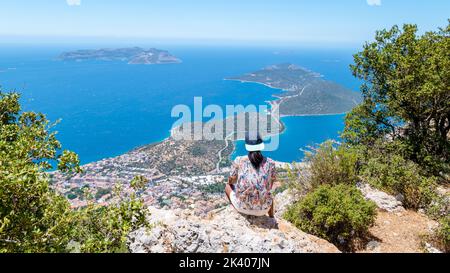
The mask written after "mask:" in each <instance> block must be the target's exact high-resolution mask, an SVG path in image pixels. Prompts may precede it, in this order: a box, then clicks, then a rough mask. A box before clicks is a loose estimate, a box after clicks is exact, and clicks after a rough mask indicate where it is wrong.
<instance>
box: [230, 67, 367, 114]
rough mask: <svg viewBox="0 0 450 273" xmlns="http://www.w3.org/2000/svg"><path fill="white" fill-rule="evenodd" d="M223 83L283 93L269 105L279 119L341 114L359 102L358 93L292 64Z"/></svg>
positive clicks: (270, 68) (266, 69)
mask: <svg viewBox="0 0 450 273" xmlns="http://www.w3.org/2000/svg"><path fill="white" fill-rule="evenodd" d="M226 80H235V81H241V82H253V83H259V84H263V85H266V86H268V87H271V88H276V89H281V90H284V91H285V92H283V93H281V94H276V95H274V96H275V97H276V98H278V100H276V101H273V102H271V104H272V106H275V107H279V111H280V115H282V116H301V115H328V114H341V113H346V112H348V111H350V110H351V109H352V108H353V107H355V106H356V105H358V104H359V103H360V102H361V94H360V93H358V92H354V91H352V90H350V89H348V88H346V87H344V86H341V85H339V84H337V83H334V82H331V81H327V80H324V79H323V77H322V76H321V75H320V74H318V73H316V72H313V71H310V70H308V69H305V68H302V67H300V66H297V65H293V64H278V65H271V66H268V67H266V68H264V69H262V70H259V71H256V72H252V73H248V74H245V75H242V76H237V77H230V78H226Z"/></svg>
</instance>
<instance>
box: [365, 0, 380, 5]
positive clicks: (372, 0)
mask: <svg viewBox="0 0 450 273" xmlns="http://www.w3.org/2000/svg"><path fill="white" fill-rule="evenodd" d="M367 4H368V5H369V6H381V0H367Z"/></svg>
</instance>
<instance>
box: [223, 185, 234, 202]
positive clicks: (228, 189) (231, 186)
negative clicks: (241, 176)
mask: <svg viewBox="0 0 450 273" xmlns="http://www.w3.org/2000/svg"><path fill="white" fill-rule="evenodd" d="M232 191H233V185H231V184H227V185H226V186H225V194H226V195H227V198H228V201H230V202H231V199H230V195H231V192H232Z"/></svg>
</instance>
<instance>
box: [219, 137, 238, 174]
mask: <svg viewBox="0 0 450 273" xmlns="http://www.w3.org/2000/svg"><path fill="white" fill-rule="evenodd" d="M233 135H234V132H233V133H231V134H229V135H228V136H226V137H225V147H224V148H223V149H222V150H220V151H219V152H218V153H217V155H218V157H219V161H217V164H216V172H217V173H219V172H220V163H221V162H222V153H223V151H225V150H226V149H228V146H230V143H229V142H228V140H229V139H230V138H231V137H232V136H233Z"/></svg>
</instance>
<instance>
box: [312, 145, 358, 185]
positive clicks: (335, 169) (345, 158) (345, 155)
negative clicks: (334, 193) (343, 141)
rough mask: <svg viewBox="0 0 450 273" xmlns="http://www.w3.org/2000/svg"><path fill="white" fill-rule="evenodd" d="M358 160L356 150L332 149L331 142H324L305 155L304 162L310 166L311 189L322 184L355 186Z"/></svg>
mask: <svg viewBox="0 0 450 273" xmlns="http://www.w3.org/2000/svg"><path fill="white" fill-rule="evenodd" d="M359 158H360V154H359V152H358V149H357V148H348V147H346V146H339V147H334V146H333V142H331V141H327V142H324V143H323V144H321V145H320V146H319V148H318V149H317V150H315V151H314V152H309V153H307V154H306V162H308V163H309V164H310V176H309V179H308V180H309V182H310V184H311V186H312V188H316V187H318V186H320V185H324V184H330V185H337V184H341V183H344V184H350V185H354V184H356V182H358V162H359Z"/></svg>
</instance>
